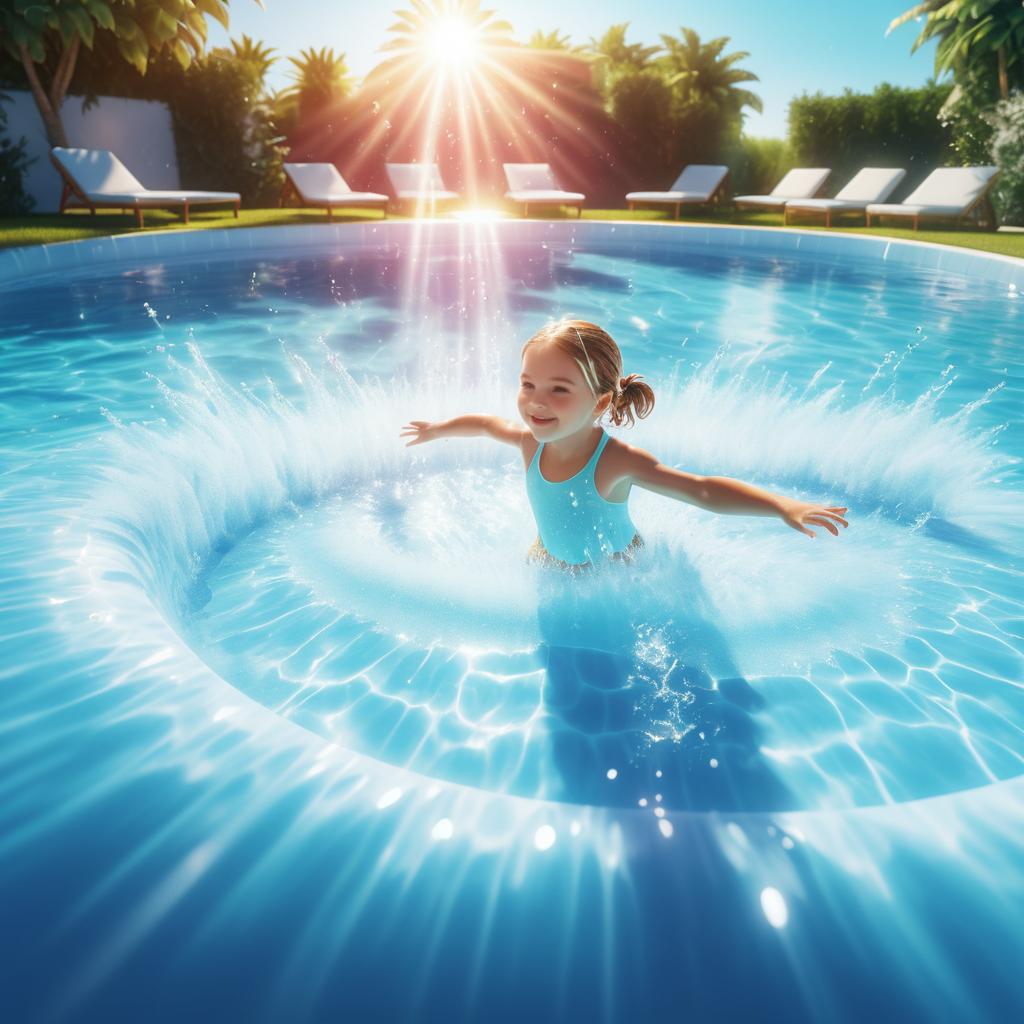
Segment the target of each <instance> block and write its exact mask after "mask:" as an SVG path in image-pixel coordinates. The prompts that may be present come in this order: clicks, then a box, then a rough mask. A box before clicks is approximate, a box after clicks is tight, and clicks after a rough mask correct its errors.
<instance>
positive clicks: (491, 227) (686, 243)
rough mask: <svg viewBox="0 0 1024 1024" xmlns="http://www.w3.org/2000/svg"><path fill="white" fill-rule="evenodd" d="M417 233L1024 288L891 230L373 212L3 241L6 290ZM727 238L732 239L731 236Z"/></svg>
mask: <svg viewBox="0 0 1024 1024" xmlns="http://www.w3.org/2000/svg"><path fill="white" fill-rule="evenodd" d="M410 233H412V234H414V236H416V237H415V240H416V241H417V242H418V243H419V242H427V241H431V242H433V241H454V242H471V243H476V244H490V243H496V242H498V241H510V242H520V243H525V242H545V241H549V242H554V243H556V244H568V245H574V244H578V243H577V238H579V240H580V241H581V242H582V241H583V240H584V239H587V240H592V239H594V238H595V237H596V238H608V237H610V236H612V235H614V236H615V239H616V241H618V242H622V243H624V244H627V245H628V244H638V243H639V244H644V245H651V244H652V243H653V244H654V245H655V246H656V247H657V248H658V249H664V250H680V251H682V250H700V249H713V248H720V249H725V250H728V251H740V252H743V251H746V252H759V253H763V254H770V253H774V254H778V255H797V254H799V255H806V256H810V257H812V258H814V257H817V258H820V259H822V260H823V261H830V262H841V260H842V257H843V256H844V255H847V256H854V257H856V258H858V259H861V260H866V261H870V260H872V259H876V260H879V261H881V262H884V263H895V264H899V265H901V266H906V267H909V268H914V269H924V270H929V269H930V270H939V271H945V272H947V273H951V274H959V275H963V276H965V277H968V278H974V279H979V280H986V281H990V282H993V283H996V284H1006V285H1007V286H1009V288H1010V290H1011V291H1024V260H1022V259H1020V258H1018V257H1016V256H1007V255H1005V254H1002V253H987V252H981V251H978V250H970V249H962V248H953V247H951V246H947V245H943V244H941V243H938V242H928V241H924V240H922V241H917V240H911V239H902V238H891V237H889V236H885V235H838V234H830V233H826V232H821V231H810V230H806V229H800V228H778V227H761V226H754V225H738V224H693V223H682V224H679V223H668V222H658V221H654V222H643V221H641V222H637V221H617V220H586V221H562V220H559V221H533V220H530V221H525V220H506V219H501V220H494V221H458V220H447V219H421V220H412V221H409V220H403V221H365V222H356V223H352V222H347V223H340V224H326V223H325V224H290V225H276V226H264V227H252V228H228V229H206V230H201V231H200V230H196V231H187V230H186V231H182V230H167V231H153V232H148V233H146V234H131V235H107V236H104V237H102V238H89V239H81V240H78V241H70V242H51V243H49V244H46V245H34V246H24V247H14V248H10V249H4V250H0V291H3V290H8V289H9V288H10V287H11V286H12V285H23V284H26V283H29V282H33V283H34V282H35V281H37V280H38V281H39V282H40V283H42V282H43V280H45V279H46V278H49V277H53V276H56V275H59V274H61V273H64V272H66V271H68V270H75V269H82V268H88V269H89V270H91V271H96V270H97V269H102V268H103V267H106V266H110V267H111V268H113V267H114V266H116V265H117V264H121V263H125V262H138V263H148V262H151V261H153V260H162V259H169V258H170V259H174V258H178V259H181V258H187V257H188V256H204V257H213V258H218V257H227V256H230V255H232V254H241V253H248V254H253V255H254V254H256V253H262V254H266V255H273V254H275V253H280V254H285V253H287V254H289V255H294V254H295V253H296V252H298V251H301V250H303V249H313V248H315V249H318V250H321V251H322V250H323V249H324V248H325V247H326V246H329V245H330V244H331V243H332V242H336V243H337V244H339V245H340V244H345V245H347V246H350V245H353V244H355V245H356V246H367V245H380V244H381V243H385V244H386V243H388V242H392V243H393V242H398V241H404V240H406V238H407V237H408V235H409V234H410ZM723 242H725V243H726V244H725V245H722V243H723Z"/></svg>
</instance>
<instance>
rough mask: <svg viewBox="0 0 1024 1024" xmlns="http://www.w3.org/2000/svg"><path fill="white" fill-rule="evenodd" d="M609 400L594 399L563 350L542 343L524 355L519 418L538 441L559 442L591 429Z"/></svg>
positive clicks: (609, 397)
mask: <svg viewBox="0 0 1024 1024" xmlns="http://www.w3.org/2000/svg"><path fill="white" fill-rule="evenodd" d="M610 400H611V396H610V395H606V396H605V397H604V398H602V399H600V400H598V399H596V398H594V394H593V392H592V391H591V390H590V388H589V387H588V385H587V382H586V380H585V379H584V377H583V374H582V372H581V371H580V368H579V366H577V364H576V361H575V360H574V359H573V358H572V357H571V356H568V355H566V354H565V353H564V352H563V351H562V350H561V349H560V348H557V347H556V346H554V345H545V344H544V343H543V342H541V343H539V344H536V345H531V346H530V347H529V348H528V349H527V350H526V351H525V352H524V353H523V368H522V373H521V376H520V379H519V400H518V405H519V415H520V416H522V418H523V422H524V423H525V424H526V425H527V426H528V427H529V428H530V433H532V434H533V436H534V437H535V438H537V440H538V441H557V440H560V439H561V438H563V437H570V436H571V435H573V434H575V433H578V432H579V431H580V430H583V429H584V428H589V427H592V426H593V424H594V421H595V420H596V419H597V418H598V417H599V416H600V415H601V414H602V413H603V412H604V411H605V409H607V408H608V403H609V402H610Z"/></svg>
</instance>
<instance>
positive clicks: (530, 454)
mask: <svg viewBox="0 0 1024 1024" xmlns="http://www.w3.org/2000/svg"><path fill="white" fill-rule="evenodd" d="M518 405H519V415H520V416H521V417H522V418H523V422H524V423H525V424H526V426H525V427H523V426H520V425H519V424H516V423H512V422H510V421H509V420H504V419H500V418H498V417H496V416H456V417H455V418H454V419H451V420H447V421H445V422H442V423H430V422H427V421H426V420H413V421H412V422H411V423H409V424H407V425H406V426H405V427H403V428H402V432H401V436H402V437H408V438H411V440H410V441H409V442H408V443H407V445H406V447H410V446H412V445H414V444H422V443H423V442H424V441H434V440H437V439H438V438H442V437H480V436H483V435H486V436H489V437H493V438H494V439H495V440H496V441H504V442H505V443H506V444H511V445H514V446H516V447H517V448H518V449H519V451H520V452H521V454H522V456H523V463H524V465H525V466H526V491H527V495H528V496H529V499H530V505H531V507H532V508H533V514H534V518H535V519H536V520H537V530H538V533H539V536H538V538H537V541H536V542H535V543H534V546H533V547H532V548H531V549H530V555H531V557H532V558H534V559H536V560H538V561H541V562H543V563H545V564H549V565H555V566H557V567H559V568H563V569H569V570H572V571H579V570H581V569H584V568H592V567H594V566H595V565H597V564H598V563H600V562H602V561H605V560H607V559H609V558H611V559H616V560H621V561H629V560H631V558H632V556H633V555H634V554H635V552H636V551H637V550H638V549H639V548H641V547H642V546H643V540H642V539H641V538H640V535H639V534H638V533H637V532H636V527H635V526H634V525H633V521H632V519H630V516H629V509H628V508H627V501H628V499H629V494H630V491H631V490H632V488H633V487H634V486H637V487H643V488H646V489H647V490H649V491H654V492H655V493H656V494H663V495H665V496H666V497H668V498H676V499H677V500H679V501H686V502H689V503H690V504H691V505H698V506H699V507H701V508H705V509H708V510H709V511H711V512H722V513H730V514H738V515H753V516H778V517H779V518H780V519H781V520H782V521H783V522H784V523H785V524H786V525H787V526H791V527H792V528H793V529H794V530H799V531H800V532H801V533H805V534H807V536H808V537H814V536H816V534H815V532H814V531H813V530H812V529H810V527H811V526H817V527H824V528H825V529H826V530H828V531H829V532H830V533H831V534H833V535H835V536H838V535H839V530H838V529H837V527H836V523H839V524H840V525H841V526H843V527H845V526H847V525H848V524H847V522H846V520H845V519H844V518H843V515H842V513H844V512H846V508H841V507H833V506H828V507H826V506H823V505H819V504H817V503H815V502H809V501H797V500H796V499H795V498H787V497H784V496H783V495H780V494H772V493H770V492H769V491H764V490H761V489H760V488H759V487H754V486H753V485H751V484H747V483H743V482H742V481H740V480H732V479H729V478H728V477H720V476H694V475H693V474H691V473H684V472H682V471H681V470H678V469H673V468H672V467H671V466H664V465H662V464H661V463H660V462H659V461H658V460H657V458H655V456H653V455H651V454H650V452H646V451H644V450H643V449H642V448H634V447H633V446H632V445H628V444H625V443H624V442H622V441H620V440H618V439H617V438H613V437H610V436H609V435H608V434H606V433H605V431H604V430H603V429H602V428H601V427H600V426H599V425H597V421H599V420H600V419H601V417H602V416H603V415H604V414H605V413H606V412H607V413H608V414H609V416H610V419H611V421H612V423H613V424H614V425H615V426H620V425H621V424H622V423H624V422H626V421H628V422H629V425H630V426H632V425H633V423H634V422H635V419H634V417H640V418H643V417H645V416H647V415H648V414H649V413H650V412H651V410H652V409H653V408H654V392H653V391H652V390H651V388H650V387H649V386H648V385H647V384H645V383H643V381H642V379H641V377H640V376H639V374H635V373H631V374H629V376H628V377H623V376H622V353H621V352H620V351H619V347H618V345H616V344H615V342H614V341H613V340H612V338H611V336H610V335H609V334H608V333H607V332H606V331H604V330H602V328H600V327H598V326H597V325H596V324H592V323H589V322H587V321H586V320H559V321H555V322H553V323H549V324H548V325H547V326H545V327H543V328H542V329H541V330H539V331H538V332H537V333H536V334H535V335H534V336H533V337H532V338H531V339H530V340H529V341H528V342H527V343H526V345H525V346H524V347H523V365H522V375H521V378H520V388H519V400H518Z"/></svg>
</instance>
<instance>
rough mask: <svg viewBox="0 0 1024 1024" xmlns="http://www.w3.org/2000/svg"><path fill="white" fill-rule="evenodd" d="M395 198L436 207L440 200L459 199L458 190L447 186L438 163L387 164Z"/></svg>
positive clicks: (418, 204)
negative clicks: (452, 189)
mask: <svg viewBox="0 0 1024 1024" xmlns="http://www.w3.org/2000/svg"><path fill="white" fill-rule="evenodd" d="M385 166H386V168H387V172H388V178H389V179H390V181H391V187H392V188H393V189H394V190H395V198H396V199H398V200H399V201H400V202H409V203H415V204H416V205H417V206H420V205H423V204H424V203H425V204H427V205H429V206H430V207H434V206H435V205H436V204H437V203H439V202H445V201H449V200H452V199H458V198H459V194H458V192H452V191H450V190H449V189H447V188H445V184H444V181H443V180H442V178H441V171H440V170H439V168H438V166H437V164H386V165H385Z"/></svg>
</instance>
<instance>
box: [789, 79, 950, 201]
mask: <svg viewBox="0 0 1024 1024" xmlns="http://www.w3.org/2000/svg"><path fill="white" fill-rule="evenodd" d="M951 89H952V86H950V85H940V84H938V83H936V82H934V81H933V82H929V83H928V84H927V85H924V86H921V87H920V88H918V89H904V88H899V87H897V86H894V85H889V84H887V83H883V84H882V85H879V86H878V87H877V88H876V89H875V90H874V92H871V93H855V92H853V91H851V90H850V89H847V90H846V91H845V92H844V93H843V94H842V95H841V96H825V95H823V94H822V93H815V94H814V95H813V96H809V95H806V94H805V95H803V96H798V97H797V98H796V99H794V100H793V101H792V102H791V103H790V105H789V141H790V145H791V146H792V150H793V154H792V155H793V160H794V165H798V166H802V167H831V168H832V177H831V179H830V182H829V185H830V188H831V190H832V191H833V192H835V191H837V190H838V189H840V188H842V186H843V185H844V184H845V183H846V182H847V181H849V180H850V178H852V177H853V175H854V174H856V173H857V171H859V170H860V169H861V168H862V167H904V168H906V171H907V178H906V180H905V181H904V183H903V185H902V186H901V187H900V190H899V191H900V192H902V193H904V194H905V193H906V192H907V191H909V190H910V189H912V188H914V187H915V186H916V185H917V184H919V183H920V182H921V181H922V180H923V179H924V178H925V177H926V176H927V175H928V174H929V173H930V172H931V171H932V170H934V169H935V168H936V167H942V166H945V165H947V164H951V163H960V162H961V161H960V160H958V159H957V153H956V151H955V149H954V147H953V131H952V129H951V126H950V125H949V123H948V122H944V120H943V119H940V116H939V115H940V111H942V107H943V104H944V103H945V102H946V100H947V98H948V97H949V94H950V91H951ZM897 194H899V193H897Z"/></svg>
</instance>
